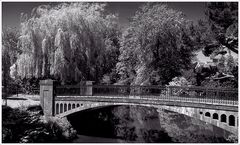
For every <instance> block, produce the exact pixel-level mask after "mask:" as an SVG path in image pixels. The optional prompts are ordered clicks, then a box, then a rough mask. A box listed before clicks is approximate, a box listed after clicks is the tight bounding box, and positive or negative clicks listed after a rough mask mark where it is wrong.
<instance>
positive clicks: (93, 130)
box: [67, 106, 229, 143]
mask: <svg viewBox="0 0 240 145" xmlns="http://www.w3.org/2000/svg"><path fill="white" fill-rule="evenodd" d="M67 118H68V120H69V121H70V123H71V124H72V126H73V127H74V128H75V129H76V130H77V132H78V134H79V136H78V139H76V140H74V142H95V143H96V142H102V143H103V142H112V143H114V142H122V143H123V142H138V143H154V142H155V143H157V142H159V143H170V142H189V143H191V142H193V143H194V142H208V143H211V142H226V140H225V139H224V138H226V137H227V136H228V135H229V133H228V132H227V131H224V130H223V129H220V128H218V127H215V126H212V125H210V124H206V123H205V122H202V121H200V120H197V119H194V118H191V117H188V116H185V115H182V114H178V113H174V112H170V111H166V110H157V109H155V108H151V107H141V106H109V107H104V108H98V109H91V110H86V111H82V112H78V113H75V114H72V115H70V116H68V117H67Z"/></svg>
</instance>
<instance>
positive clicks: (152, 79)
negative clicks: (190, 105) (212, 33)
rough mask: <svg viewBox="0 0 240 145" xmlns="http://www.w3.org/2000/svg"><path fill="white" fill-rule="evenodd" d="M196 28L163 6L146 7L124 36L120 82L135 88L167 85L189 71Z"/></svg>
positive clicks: (118, 69) (178, 14) (119, 69)
mask: <svg viewBox="0 0 240 145" xmlns="http://www.w3.org/2000/svg"><path fill="white" fill-rule="evenodd" d="M194 33H195V30H194V26H193V25H192V24H191V22H190V21H187V20H186V19H185V18H184V16H183V14H182V13H181V12H177V11H174V10H172V9H170V8H168V7H167V6H166V5H162V4H150V3H148V4H146V5H144V6H143V7H141V8H140V10H139V11H137V13H136V15H135V16H134V17H133V18H132V22H131V26H130V27H129V28H128V29H127V30H126V31H125V32H124V33H123V37H122V39H121V43H120V44H121V48H120V56H119V63H117V71H118V73H119V75H120V78H121V79H120V81H122V82H125V83H131V82H132V84H141V85H149V84H167V83H168V82H169V81H171V80H172V78H174V77H176V76H179V75H180V74H181V70H182V69H187V68H189V66H190V64H191V58H192V57H193V56H194V55H193V53H192V52H193V51H194V50H196V49H197V48H195V47H194V43H195V38H194V37H193V36H194V35H193V34H194Z"/></svg>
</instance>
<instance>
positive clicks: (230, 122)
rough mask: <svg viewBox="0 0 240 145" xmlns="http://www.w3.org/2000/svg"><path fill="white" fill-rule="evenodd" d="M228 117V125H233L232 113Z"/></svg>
mask: <svg viewBox="0 0 240 145" xmlns="http://www.w3.org/2000/svg"><path fill="white" fill-rule="evenodd" d="M228 119H229V123H228V125H229V126H235V117H234V116H233V115H230V116H229V118H228Z"/></svg>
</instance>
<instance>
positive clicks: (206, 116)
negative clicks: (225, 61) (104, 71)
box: [40, 80, 238, 135]
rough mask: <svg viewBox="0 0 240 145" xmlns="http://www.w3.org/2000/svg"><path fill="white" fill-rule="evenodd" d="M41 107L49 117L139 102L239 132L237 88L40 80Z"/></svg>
mask: <svg viewBox="0 0 240 145" xmlns="http://www.w3.org/2000/svg"><path fill="white" fill-rule="evenodd" d="M40 96H41V106H42V108H43V111H44V115H45V116H46V117H53V116H56V117H65V116H67V115H70V114H73V113H76V112H79V111H83V110H86V109H97V108H100V107H106V106H113V105H139V106H146V107H154V108H157V109H158V110H159V109H160V110H161V109H165V110H170V111H173V112H177V113H180V114H184V115H187V116H190V117H194V118H197V119H200V120H202V121H205V122H206V123H210V124H213V125H215V126H218V127H220V128H223V129H225V130H227V131H229V132H231V133H233V134H236V135H237V134H238V91H237V89H226V90H224V89H214V88H200V87H177V86H169V87H162V86H118V85H104V86H97V85H92V82H86V85H75V86H67V85H65V86H55V85H54V81H53V80H43V81H41V82H40Z"/></svg>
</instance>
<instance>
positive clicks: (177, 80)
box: [169, 77, 192, 86]
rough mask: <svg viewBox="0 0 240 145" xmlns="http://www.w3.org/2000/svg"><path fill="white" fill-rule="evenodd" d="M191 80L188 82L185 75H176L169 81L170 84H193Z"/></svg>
mask: <svg viewBox="0 0 240 145" xmlns="http://www.w3.org/2000/svg"><path fill="white" fill-rule="evenodd" d="M191 85H192V84H191V82H188V81H187V79H185V78H184V77H175V78H173V79H172V81H171V82H169V86H191Z"/></svg>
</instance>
